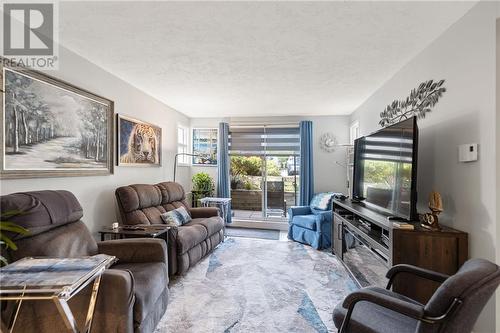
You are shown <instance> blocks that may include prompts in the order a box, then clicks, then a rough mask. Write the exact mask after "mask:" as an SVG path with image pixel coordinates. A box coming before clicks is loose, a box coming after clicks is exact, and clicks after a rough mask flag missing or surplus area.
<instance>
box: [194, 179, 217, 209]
mask: <svg viewBox="0 0 500 333" xmlns="http://www.w3.org/2000/svg"><path fill="white" fill-rule="evenodd" d="M192 181H193V191H192V194H193V206H195V205H196V203H197V202H198V200H199V199H201V198H205V197H210V196H212V194H213V191H214V188H215V184H214V180H213V179H212V177H210V175H209V174H208V173H206V172H199V173H197V174H195V175H194V176H193V178H192Z"/></svg>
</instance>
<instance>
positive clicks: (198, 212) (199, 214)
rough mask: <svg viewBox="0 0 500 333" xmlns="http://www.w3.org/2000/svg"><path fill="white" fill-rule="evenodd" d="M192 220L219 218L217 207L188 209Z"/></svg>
mask: <svg viewBox="0 0 500 333" xmlns="http://www.w3.org/2000/svg"><path fill="white" fill-rule="evenodd" d="M189 213H191V217H192V218H193V219H197V218H203V217H212V216H219V208H217V207H198V208H191V209H189Z"/></svg>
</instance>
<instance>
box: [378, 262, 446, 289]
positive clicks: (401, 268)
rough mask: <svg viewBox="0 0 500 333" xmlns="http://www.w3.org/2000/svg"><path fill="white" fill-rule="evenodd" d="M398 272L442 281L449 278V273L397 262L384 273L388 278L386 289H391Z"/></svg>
mask: <svg viewBox="0 0 500 333" xmlns="http://www.w3.org/2000/svg"><path fill="white" fill-rule="evenodd" d="M399 273H408V274H412V275H416V276H419V277H421V278H424V279H427V280H431V281H435V282H439V283H443V282H444V281H445V280H446V279H447V278H449V277H450V276H449V275H446V274H443V273H439V272H435V271H431V270H430V269H425V268H420V267H417V266H413V265H408V264H399V265H394V266H392V267H391V268H390V269H389V270H388V271H387V274H386V275H385V276H386V277H387V278H388V279H389V282H388V283H387V288H386V289H391V286H392V284H393V282H394V279H395V278H396V276H397V275H398V274H399Z"/></svg>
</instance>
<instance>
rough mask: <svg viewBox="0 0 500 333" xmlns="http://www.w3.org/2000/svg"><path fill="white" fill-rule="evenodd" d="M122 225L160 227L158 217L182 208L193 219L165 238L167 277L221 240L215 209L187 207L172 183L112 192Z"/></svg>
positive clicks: (177, 186)
mask: <svg viewBox="0 0 500 333" xmlns="http://www.w3.org/2000/svg"><path fill="white" fill-rule="evenodd" d="M115 194H116V199H117V201H118V207H119V209H120V214H121V218H122V223H124V224H145V225H150V224H164V222H163V220H162V218H161V214H163V213H165V212H167V211H170V210H172V209H175V208H178V207H181V206H184V207H185V208H186V210H187V211H188V212H189V213H190V215H191V217H192V218H193V220H192V221H190V222H189V223H186V224H185V225H183V226H180V227H178V228H172V229H171V230H170V231H169V235H168V257H169V261H168V263H169V274H170V275H173V274H183V273H185V272H186V271H187V270H188V269H189V267H191V266H193V265H195V264H196V263H197V262H198V261H200V260H201V259H202V258H203V257H204V256H205V255H207V254H208V253H209V252H210V251H212V250H213V249H214V248H215V247H216V246H217V245H218V244H219V243H221V242H222V241H223V240H224V231H223V229H224V222H223V221H222V218H221V217H219V211H218V209H217V208H212V207H206V208H189V207H188V204H187V202H186V194H185V192H184V189H183V188H182V186H181V185H180V184H178V183H174V182H164V183H159V184H156V185H147V184H136V185H129V186H123V187H120V188H118V189H117V190H116V192H115Z"/></svg>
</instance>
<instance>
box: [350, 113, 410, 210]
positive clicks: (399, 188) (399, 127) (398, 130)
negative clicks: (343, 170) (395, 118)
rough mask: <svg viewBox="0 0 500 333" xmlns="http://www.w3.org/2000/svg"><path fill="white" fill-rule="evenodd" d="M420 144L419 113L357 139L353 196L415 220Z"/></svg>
mask: <svg viewBox="0 0 500 333" xmlns="http://www.w3.org/2000/svg"><path fill="white" fill-rule="evenodd" d="M417 146H418V128H417V121H416V117H413V118H410V119H407V120H404V121H402V122H400V123H397V124H395V125H392V126H389V127H386V128H384V129H381V130H380V131H378V132H375V133H373V134H370V135H368V136H365V137H361V138H359V139H357V140H356V141H355V145H354V147H355V148H354V149H355V151H354V184H353V196H354V197H358V198H365V203H366V204H367V205H371V206H374V208H377V209H379V210H382V211H384V212H387V213H390V214H391V215H392V216H395V217H400V218H404V219H408V220H414V219H415V218H416V201H417V196H416V180H417V177H416V176H417Z"/></svg>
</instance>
